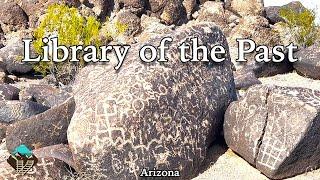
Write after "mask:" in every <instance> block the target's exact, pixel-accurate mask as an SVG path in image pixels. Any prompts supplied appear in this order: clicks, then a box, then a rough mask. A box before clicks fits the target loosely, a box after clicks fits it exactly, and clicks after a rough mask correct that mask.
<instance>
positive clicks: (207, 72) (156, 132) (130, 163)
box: [68, 23, 236, 179]
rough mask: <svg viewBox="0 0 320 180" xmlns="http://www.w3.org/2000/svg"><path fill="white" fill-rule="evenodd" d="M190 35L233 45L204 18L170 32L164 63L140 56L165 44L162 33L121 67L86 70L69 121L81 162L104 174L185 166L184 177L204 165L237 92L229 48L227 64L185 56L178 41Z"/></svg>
mask: <svg viewBox="0 0 320 180" xmlns="http://www.w3.org/2000/svg"><path fill="white" fill-rule="evenodd" d="M190 34H192V35H194V36H197V37H198V39H199V44H203V43H205V44H206V45H208V46H210V47H212V46H214V45H216V44H221V45H222V46H224V47H225V48H226V49H227V52H228V45H227V41H226V39H225V37H224V35H223V33H222V32H221V30H220V29H219V28H218V27H216V26H215V25H214V24H213V23H200V24H196V25H193V26H191V27H188V26H185V27H184V28H181V29H179V30H177V31H176V32H175V33H173V34H166V35H164V36H165V37H167V36H170V37H173V42H172V44H171V46H170V47H171V48H170V49H168V51H167V57H168V62H166V63H164V64H162V65H161V64H159V63H151V64H145V63H142V62H140V61H136V58H137V56H136V55H137V53H138V52H139V50H140V48H141V47H142V46H143V45H145V44H149V43H150V44H152V45H157V44H158V43H159V42H160V40H161V39H162V38H163V37H161V36H160V37H158V38H156V39H152V40H150V41H148V42H146V43H141V44H135V45H133V46H132V48H131V51H129V54H128V56H127V59H126V60H127V61H126V63H125V64H124V65H123V66H122V69H121V70H120V71H119V72H115V71H114V70H113V67H112V66H110V65H102V66H101V65H95V66H87V67H85V68H84V69H82V70H81V73H80V74H79V75H78V77H77V80H76V82H75V84H74V89H73V90H74V92H75V100H76V104H77V106H76V111H75V114H74V116H73V117H72V120H71V123H70V126H69V128H68V142H69V144H70V147H71V150H72V152H73V157H74V159H75V163H76V165H77V167H78V169H80V170H82V171H83V172H86V173H87V174H91V175H95V178H96V179H104V177H107V178H109V179H124V178H127V179H135V178H136V177H137V176H139V174H140V173H141V171H142V169H143V168H147V169H153V168H156V169H171V170H172V169H175V170H180V173H181V178H187V177H190V176H195V175H196V174H197V173H198V172H199V169H198V168H199V167H200V165H201V164H202V163H203V162H204V160H205V159H206V152H207V150H208V147H209V146H210V145H211V143H212V142H213V141H214V139H215V138H216V137H217V134H218V133H219V132H220V130H221V129H220V128H222V126H221V125H222V122H223V114H224V112H225V109H226V107H227V106H228V105H229V103H230V102H231V101H233V100H234V99H235V97H236V94H235V88H234V82H233V74H232V70H231V66H232V65H231V62H230V56H229V53H227V54H226V61H224V62H222V63H219V64H213V63H209V64H207V63H194V64H188V63H185V64H183V63H181V62H180V61H177V59H178V58H179V53H178V49H177V48H176V47H177V46H178V44H179V43H180V42H183V41H188V38H189V37H190V36H189V35H190ZM100 74H108V76H100ZM91 75H94V77H92V78H88V77H89V76H91ZM132 167H134V169H132Z"/></svg>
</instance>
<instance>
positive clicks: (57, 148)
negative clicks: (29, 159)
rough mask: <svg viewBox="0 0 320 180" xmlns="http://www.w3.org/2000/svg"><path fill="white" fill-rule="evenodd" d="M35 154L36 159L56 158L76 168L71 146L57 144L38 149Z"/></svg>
mask: <svg viewBox="0 0 320 180" xmlns="http://www.w3.org/2000/svg"><path fill="white" fill-rule="evenodd" d="M33 154H34V155H35V156H36V157H41V158H55V159H58V160H60V161H63V162H65V163H67V164H68V165H69V166H71V167H74V161H73V158H72V152H71V150H70V148H69V146H68V145H66V144H57V145H52V146H47V147H43V148H40V149H36V150H34V151H33Z"/></svg>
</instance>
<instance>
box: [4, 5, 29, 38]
mask: <svg viewBox="0 0 320 180" xmlns="http://www.w3.org/2000/svg"><path fill="white" fill-rule="evenodd" d="M28 21H29V20H28V16H27V14H26V13H25V12H24V10H23V9H22V8H21V7H20V6H19V5H18V4H15V3H5V2H2V3H1V6H0V23H1V27H2V29H3V31H4V32H5V33H9V32H11V31H17V30H19V29H25V28H27V27H28Z"/></svg>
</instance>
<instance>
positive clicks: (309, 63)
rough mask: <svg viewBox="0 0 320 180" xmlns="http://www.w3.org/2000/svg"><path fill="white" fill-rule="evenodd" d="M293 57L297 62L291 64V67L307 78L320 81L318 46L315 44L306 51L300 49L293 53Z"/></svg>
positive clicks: (319, 51)
mask: <svg viewBox="0 0 320 180" xmlns="http://www.w3.org/2000/svg"><path fill="white" fill-rule="evenodd" d="M295 57H297V58H298V59H299V61H297V62H295V63H294V64H293V67H294V68H295V69H296V70H297V71H298V73H299V74H302V75H304V76H307V77H311V78H314V79H320V47H319V44H315V45H313V46H311V47H308V48H306V49H302V50H300V51H298V52H297V53H295Z"/></svg>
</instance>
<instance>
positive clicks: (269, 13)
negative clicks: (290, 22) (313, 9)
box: [265, 1, 306, 24]
mask: <svg viewBox="0 0 320 180" xmlns="http://www.w3.org/2000/svg"><path fill="white" fill-rule="evenodd" d="M281 9H291V10H293V11H294V12H297V13H299V12H302V11H304V10H306V8H305V7H304V6H303V5H302V4H301V2H298V1H293V2H290V3H289V4H286V5H284V6H269V7H266V8H265V11H266V18H267V19H268V20H269V22H270V23H271V24H275V23H278V22H284V21H285V20H284V19H283V18H282V17H281V16H280V10H281Z"/></svg>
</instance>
